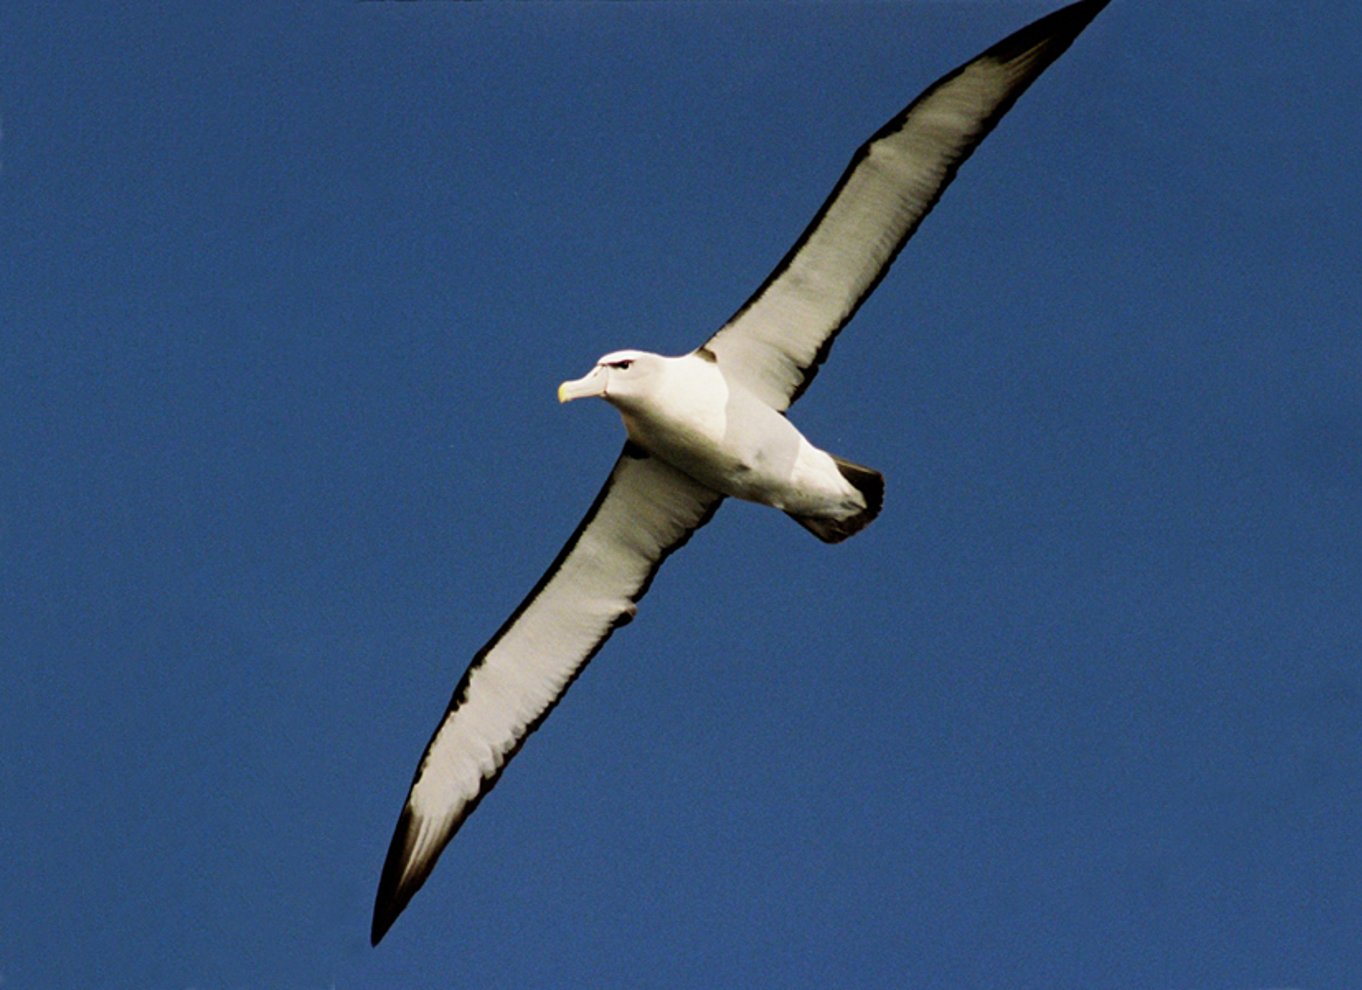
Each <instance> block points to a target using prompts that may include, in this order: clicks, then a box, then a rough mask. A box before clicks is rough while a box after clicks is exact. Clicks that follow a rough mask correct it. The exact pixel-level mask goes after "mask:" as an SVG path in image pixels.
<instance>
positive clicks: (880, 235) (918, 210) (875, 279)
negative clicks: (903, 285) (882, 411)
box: [704, 0, 1108, 410]
mask: <svg viewBox="0 0 1362 990" xmlns="http://www.w3.org/2000/svg"><path fill="white" fill-rule="evenodd" d="M1107 3H1108V0H1080V2H1079V3H1074V4H1070V5H1069V6H1067V7H1064V8H1062V9H1060V10H1057V11H1055V12H1054V13H1053V14H1050V15H1049V16H1047V17H1042V18H1041V19H1040V20H1038V21H1036V22H1035V23H1033V24H1031V25H1029V26H1027V27H1024V28H1022V29H1021V30H1020V31H1018V32H1016V33H1015V34H1013V35H1011V36H1010V37H1008V38H1004V39H1003V40H1002V41H1000V42H998V43H997V44H996V45H994V46H993V47H992V48H990V49H989V50H988V51H986V52H984V53H983V54H982V55H979V56H978V57H977V58H974V59H972V60H971V61H969V62H967V63H965V64H964V65H962V66H960V68H958V69H956V70H955V71H954V72H952V73H950V74H948V75H946V76H945V77H943V78H942V79H940V80H938V81H937V82H935V83H933V84H932V85H931V86H930V87H929V88H928V89H927V91H926V92H925V93H923V94H922V95H921V96H919V97H918V98H917V99H916V100H914V101H913V102H912V103H910V104H909V105H908V106H907V107H906V108H905V109H904V110H903V111H902V112H901V113H900V114H899V115H898V116H896V117H895V118H894V119H893V120H891V121H889V123H887V124H885V125H884V126H883V127H882V128H880V130H879V131H878V132H877V133H876V134H875V135H874V136H872V137H871V138H870V140H869V141H867V142H866V143H865V144H863V145H862V146H861V147H860V148H859V149H858V150H857V152H856V154H855V155H853V156H852V158H851V164H850V165H848V166H847V169H846V171H845V172H844V173H842V178H841V179H840V180H839V181H838V183H837V185H836V187H835V188H834V189H833V190H832V194H831V195H830V196H829V197H828V199H827V202H825V203H824V204H823V207H822V209H820V210H819V211H818V214H817V216H815V217H814V218H813V222H812V223H810V224H809V226H808V228H807V229H805V231H804V233H803V234H802V235H801V236H800V238H799V240H798V241H796V242H795V245H794V247H792V248H791V249H790V251H789V253H788V254H786V256H785V258H784V259H783V260H782V261H781V262H780V264H779V265H777V266H776V270H775V271H774V272H772V273H771V275H770V276H769V277H768V278H767V279H766V282H765V283H764V284H763V285H762V286H761V288H759V289H758V290H757V291H756V294H755V295H753V296H752V298H751V299H749V300H748V301H747V303H746V304H744V306H743V307H742V309H740V310H738V312H737V314H736V315H735V316H734V317H733V318H732V319H731V320H729V321H728V323H726V324H725V325H724V326H723V327H722V328H721V329H720V330H719V331H718V333H716V334H715V335H714V336H713V337H711V338H710V339H709V342H708V343H706V344H705V345H704V346H705V349H706V350H708V351H709V352H710V354H712V355H713V356H714V357H716V358H717V360H718V362H719V364H720V366H721V367H723V368H724V369H725V374H728V375H733V376H736V377H737V379H738V380H740V381H742V383H743V384H744V385H746V386H747V388H748V389H750V390H751V391H753V392H755V393H756V394H757V395H759V396H760V397H761V398H762V399H763V401H765V402H766V403H767V404H768V405H770V406H771V407H772V408H774V409H779V410H783V409H785V408H786V407H788V406H789V405H790V403H792V402H794V400H795V399H797V398H799V396H800V394H801V393H802V392H803V391H804V389H805V388H807V387H808V384H809V382H810V381H812V380H813V376H814V375H815V374H816V373H817V371H818V366H819V365H820V364H821V363H822V362H823V359H824V358H825V357H827V354H828V350H829V349H830V348H831V347H832V341H833V339H834V338H835V337H836V336H837V333H838V331H840V330H841V329H842V327H844V326H846V324H847V322H848V321H849V320H850V319H851V318H852V317H853V316H854V315H856V310H857V309H858V308H859V307H860V305H861V303H862V302H864V301H865V300H866V298H867V297H868V296H869V295H870V293H871V292H873V291H874V290H875V286H876V285H878V284H879V282H880V279H881V278H882V277H883V276H884V273H885V272H886V271H887V270H888V269H889V266H890V264H892V263H893V261H894V258H895V257H896V256H897V255H898V253H899V250H900V249H901V248H902V247H903V245H904V244H905V243H906V242H907V240H908V238H910V237H912V236H913V231H915V230H917V227H918V224H919V223H921V222H922V219H923V217H925V216H926V215H927V214H928V213H929V212H930V211H931V209H932V207H933V206H935V205H936V202H937V200H938V199H940V198H941V194H942V193H943V192H944V191H945V189H946V187H947V186H948V185H950V182H951V180H952V179H953V178H955V173H956V170H957V169H958V168H959V167H960V166H961V165H962V164H963V163H964V161H965V159H966V158H968V157H969V156H970V154H971V153H972V152H973V151H974V149H975V148H977V147H978V146H979V142H981V141H983V139H984V138H985V137H987V136H988V133H989V131H991V130H993V126H994V125H995V124H996V123H997V122H998V121H999V120H1000V119H1001V118H1002V116H1003V115H1004V114H1005V113H1007V111H1008V110H1009V109H1010V108H1011V106H1012V104H1013V103H1015V102H1016V100H1017V98H1018V97H1019V96H1021V94H1022V92H1023V91H1024V90H1025V89H1026V87H1028V86H1030V85H1031V83H1032V82H1034V81H1035V79H1036V77H1037V76H1039V75H1040V74H1041V73H1042V72H1044V71H1045V69H1046V68H1047V67H1048V66H1049V65H1050V64H1051V63H1052V62H1054V60H1055V59H1057V58H1059V56H1060V55H1062V54H1063V53H1064V51H1065V49H1067V48H1068V47H1069V45H1070V44H1072V43H1073V40H1074V39H1075V38H1076V37H1078V35H1079V33H1080V32H1081V31H1082V30H1083V29H1084V28H1085V27H1087V26H1088V23H1089V22H1090V21H1091V20H1092V19H1093V18H1094V17H1096V16H1097V15H1098V13H1099V12H1100V11H1101V10H1102V8H1103V7H1105V6H1106V5H1107Z"/></svg>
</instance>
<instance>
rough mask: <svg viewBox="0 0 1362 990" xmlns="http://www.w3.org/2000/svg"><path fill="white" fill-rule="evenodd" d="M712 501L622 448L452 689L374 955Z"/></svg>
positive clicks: (405, 811)
mask: <svg viewBox="0 0 1362 990" xmlns="http://www.w3.org/2000/svg"><path fill="white" fill-rule="evenodd" d="M721 501H723V496H722V495H719V494H717V493H716V492H713V491H710V490H709V489H708V488H705V487H704V486H703V485H700V484H699V483H697V482H695V481H692V480H691V479H690V478H688V477H687V476H686V475H684V474H682V473H681V472H680V471H677V470H676V469H675V468H673V467H670V466H668V465H667V464H666V463H664V462H662V461H660V460H658V459H657V458H655V457H651V456H649V455H648V454H646V453H644V452H643V451H642V450H640V449H639V448H637V447H636V446H634V445H633V444H626V445H625V448H624V452H623V453H622V454H621V455H620V458H619V460H618V461H616V462H615V467H614V469H613V470H612V471H611V472H610V477H609V479H608V480H607V481H606V483H605V487H604V488H602V489H601V492H600V494H599V495H597V496H596V501H595V502H594V503H593V504H592V506H591V509H590V510H589V511H588V512H587V514H586V518H585V519H583V520H582V522H581V524H580V525H579V526H578V527H577V531H576V532H575V533H573V534H572V537H571V539H569V540H568V542H567V545H566V546H564V547H563V549H562V551H561V552H560V553H559V554H558V558H557V559H556V560H554V562H553V564H552V565H551V566H550V567H549V569H548V571H547V572H546V573H545V574H544V576H543V577H542V578H540V580H539V583H538V584H537V585H535V587H534V590H533V591H531V592H530V594H529V596H528V597H527V598H526V599H525V600H524V601H523V602H521V604H520V607H519V608H517V609H516V610H515V612H514V613H513V614H512V615H511V617H510V618H509V619H507V620H506V622H505V624H504V625H503V626H502V627H501V629H500V630H498V632H497V634H496V635H495V636H493V637H492V640H491V642H489V643H488V644H487V645H486V646H484V647H483V648H482V649H481V650H480V651H478V654H477V655H476V656H475V657H474V658H473V662H472V663H471V664H470V665H469V667H468V670H467V671H466V672H465V673H464V675H463V679H462V680H460V681H459V685H458V687H456V688H455V689H454V696H453V698H451V699H450V702H449V709H448V711H447V712H446V713H445V717H444V719H443V720H442V721H441V722H440V726H439V728H437V729H436V730H435V735H434V736H432V737H431V740H430V743H429V745H427V746H426V752H425V755H424V756H422V757H421V762H420V764H419V765H418V767H417V770H416V777H415V779H414V780H413V781H412V785H411V790H410V792H409V793H408V794H407V802H406V804H405V805H404V806H403V808H402V814H401V817H400V818H399V819H398V822H397V830H396V832H395V833H394V835H393V839H392V845H391V846H389V847H388V858H387V860H386V861H385V862H384V864H383V875H382V877H381V878H380V880H379V885H378V896H377V898H376V899H375V901H374V921H373V929H372V932H371V934H370V938H371V939H372V941H373V944H374V945H377V944H378V942H379V940H380V939H381V938H383V936H384V934H385V933H386V932H387V931H388V929H389V928H390V927H391V926H392V923H393V922H394V921H395V920H396V919H397V916H398V915H399V914H401V912H402V909H403V908H404V907H406V906H407V902H408V901H410V900H411V898H412V895H413V894H415V893H416V891H417V890H419V889H420V887H421V885H422V884H423V883H425V881H426V877H428V876H429V875H430V871H431V870H432V869H433V868H434V867H435V861H436V860H437V859H438V858H439V856H440V853H441V852H442V851H443V850H444V847H445V846H446V845H447V844H448V843H449V840H450V839H451V838H453V836H454V833H455V832H456V831H458V828H459V826H460V825H461V824H462V823H463V820H464V819H465V818H467V817H468V815H469V814H470V813H471V812H472V811H473V809H474V808H475V807H477V804H478V802H479V801H481V800H482V797H483V795H484V794H486V793H487V792H488V791H489V790H491V788H492V786H493V785H494V784H495V783H496V782H497V778H498V777H499V776H500V775H501V771H502V769H503V768H504V767H505V766H506V763H507V761H508V760H510V758H511V757H512V756H514V755H515V753H516V751H517V750H518V749H519V748H520V746H521V745H522V744H523V743H524V741H525V738H526V737H527V736H528V735H529V734H530V733H531V732H533V731H534V730H535V729H536V728H538V727H539V723H541V722H542V721H543V720H544V718H545V717H546V716H547V715H548V713H549V712H550V711H551V710H552V709H553V706H554V705H556V704H557V703H558V700H559V699H560V698H561V697H562V696H563V692H565V691H566V690H567V689H568V686H569V685H570V684H571V683H572V682H573V680H574V679H575V678H576V677H577V675H578V674H580V673H581V672H582V669H583V668H584V667H585V666H586V664H587V661H589V660H590V659H591V658H592V657H593V656H595V655H596V651H597V650H599V649H600V648H601V646H602V645H603V644H604V643H605V641H606V640H607V639H609V638H610V634H611V633H612V632H614V631H615V629H617V628H618V627H620V626H622V625H624V624H625V623H627V622H628V621H629V620H630V619H631V618H633V615H634V605H635V603H636V602H637V601H638V600H639V599H640V598H642V597H643V595H644V594H645V593H646V592H647V590H648V586H649V584H651V583H652V580H653V575H654V574H655V573H656V572H657V569H658V567H659V566H661V564H662V561H663V560H665V559H666V558H667V556H668V555H669V554H670V553H672V552H673V551H675V550H676V549H678V548H679V547H680V546H682V545H683V544H684V543H685V542H686V540H687V539H689V538H690V534H691V533H693V532H694V531H695V530H696V529H698V528H699V527H701V526H703V525H704V524H705V523H706V522H708V521H709V518H710V516H712V515H713V514H714V511H715V510H716V509H717V508H718V507H719V503H720V502H721Z"/></svg>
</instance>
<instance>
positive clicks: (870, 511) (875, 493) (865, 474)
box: [787, 455, 884, 543]
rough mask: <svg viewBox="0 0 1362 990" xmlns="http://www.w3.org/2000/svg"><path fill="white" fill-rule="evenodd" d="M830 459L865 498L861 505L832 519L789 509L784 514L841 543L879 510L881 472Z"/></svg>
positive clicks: (821, 537) (820, 537) (860, 528)
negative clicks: (850, 512)
mask: <svg viewBox="0 0 1362 990" xmlns="http://www.w3.org/2000/svg"><path fill="white" fill-rule="evenodd" d="M832 459H833V460H834V461H835V462H836V463H837V470H838V471H841V472H842V477H843V478H846V480H847V481H849V482H851V484H852V485H853V486H854V487H855V489H856V490H857V491H858V492H860V493H861V497H862V498H864V499H865V508H864V509H862V510H861V511H860V512H858V513H856V514H855V515H854V516H847V517H846V518H845V519H833V518H832V517H830V516H797V515H795V514H794V513H793V512H791V513H787V515H789V517H790V518H791V519H793V520H794V521H795V522H797V523H799V525H801V526H803V527H804V528H805V529H807V530H808V531H809V532H810V533H812V534H813V535H814V536H816V537H818V538H819V539H820V540H822V541H823V542H824V543H841V542H842V541H843V540H845V539H846V538H847V537H848V536H851V535H853V534H855V533H859V532H860V531H861V530H863V529H865V528H866V527H867V526H869V525H870V522H871V520H872V519H874V518H875V517H876V516H878V515H879V514H880V507H881V506H882V505H884V475H882V474H880V472H878V471H876V470H875V469H873V468H868V467H864V466H862V465H860V464H853V463H852V462H851V461H844V460H842V459H841V458H840V457H837V456H835V455H834V456H833V458H832Z"/></svg>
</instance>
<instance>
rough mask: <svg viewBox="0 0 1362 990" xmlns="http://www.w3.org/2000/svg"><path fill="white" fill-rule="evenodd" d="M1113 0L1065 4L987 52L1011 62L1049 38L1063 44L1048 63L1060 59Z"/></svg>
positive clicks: (993, 56)
mask: <svg viewBox="0 0 1362 990" xmlns="http://www.w3.org/2000/svg"><path fill="white" fill-rule="evenodd" d="M1110 2H1111V0H1079V2H1078V3H1072V4H1069V6H1067V7H1061V8H1060V9H1059V10H1056V11H1055V12H1054V13H1052V14H1047V15H1046V16H1044V17H1042V18H1041V19H1040V20H1038V21H1033V22H1032V23H1030V24H1028V25H1027V26H1026V27H1024V28H1022V29H1021V30H1019V31H1017V32H1015V33H1013V34H1010V35H1008V36H1007V37H1006V38H1004V39H1003V40H1002V41H1000V42H998V43H997V44H996V45H994V46H993V47H992V48H990V49H989V50H988V51H987V52H985V53H984V54H985V56H987V57H991V58H996V59H998V60H1000V61H1003V62H1008V61H1011V60H1012V59H1013V58H1015V57H1016V56H1018V55H1021V54H1023V53H1024V52H1026V51H1027V50H1029V49H1031V48H1033V47H1035V46H1036V45H1037V44H1038V43H1039V42H1040V41H1042V40H1043V39H1045V38H1049V39H1050V41H1051V43H1052V44H1058V45H1059V46H1060V47H1059V51H1057V52H1055V53H1054V55H1053V56H1052V57H1050V58H1047V59H1046V60H1045V64H1047V65H1048V64H1049V63H1050V62H1053V61H1054V60H1055V59H1056V58H1058V57H1059V56H1060V54H1061V53H1062V52H1063V51H1064V49H1066V48H1068V47H1069V45H1071V44H1073V42H1074V39H1075V38H1077V37H1078V36H1079V35H1080V34H1082V33H1083V29H1084V28H1086V27H1087V26H1088V24H1089V23H1091V22H1092V19H1093V18H1094V17H1096V16H1097V15H1098V14H1100V13H1101V12H1102V8H1103V7H1105V6H1106V5H1107V4H1108V3H1110ZM1037 75H1039V73H1037Z"/></svg>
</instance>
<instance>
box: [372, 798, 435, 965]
mask: <svg viewBox="0 0 1362 990" xmlns="http://www.w3.org/2000/svg"><path fill="white" fill-rule="evenodd" d="M412 825H413V820H412V814H411V808H410V807H407V808H403V809H402V815H401V817H400V818H398V820H397V828H396V829H395V830H394V831H393V840H392V844H391V845H389V846H388V857H387V859H385V860H384V861H383V875H382V876H381V877H380V878H379V881H378V895H377V896H376V897H375V898H374V921H373V926H372V927H371V928H370V929H369V944H370V945H378V943H379V942H381V941H382V940H383V936H384V935H386V934H388V929H389V928H391V927H392V926H393V922H394V921H396V920H397V916H398V915H399V914H401V913H402V911H403V910H404V909H405V908H406V906H407V904H408V903H409V902H410V901H411V899H412V897H413V896H414V895H415V894H416V892H417V891H418V890H420V889H421V885H422V884H423V883H425V882H426V877H428V876H430V871H431V870H432V869H434V867H435V859H436V857H435V856H428V857H426V858H425V859H424V861H421V862H416V863H412V862H411V858H412V855H411V854H412V847H413V846H414V845H415V829H413V827H412ZM437 855H438V854H437Z"/></svg>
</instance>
